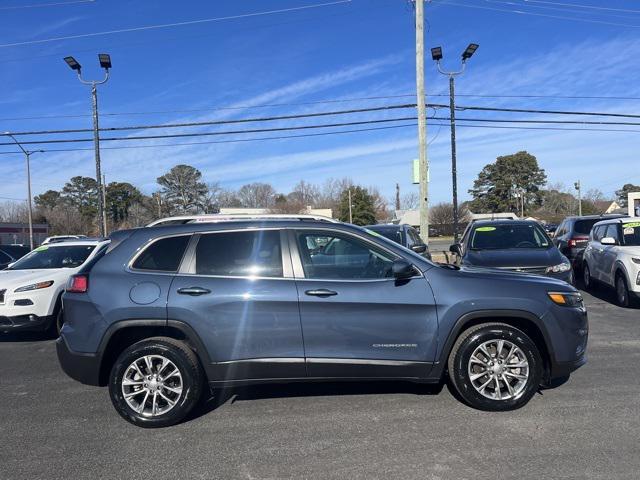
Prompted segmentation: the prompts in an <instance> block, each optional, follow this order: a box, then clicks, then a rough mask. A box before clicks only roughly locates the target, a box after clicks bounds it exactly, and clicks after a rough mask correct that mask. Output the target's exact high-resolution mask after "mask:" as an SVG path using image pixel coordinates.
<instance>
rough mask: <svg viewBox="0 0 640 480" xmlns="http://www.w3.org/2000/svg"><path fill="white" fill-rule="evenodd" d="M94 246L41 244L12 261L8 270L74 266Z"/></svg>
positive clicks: (89, 252) (83, 259)
mask: <svg viewBox="0 0 640 480" xmlns="http://www.w3.org/2000/svg"><path fill="white" fill-rule="evenodd" d="M94 248H96V247H95V245H73V246H71V245H67V246H62V245H61V246H55V247H54V246H49V245H43V246H41V247H38V248H36V249H35V250H33V251H32V252H31V253H28V254H27V255H25V256H24V257H22V258H21V259H20V260H18V261H17V262H16V263H14V264H13V265H12V266H11V268H10V270H40V269H51V268H76V267H79V266H80V265H82V264H83V263H84V262H85V260H86V259H87V257H89V255H90V254H91V252H93V249H94Z"/></svg>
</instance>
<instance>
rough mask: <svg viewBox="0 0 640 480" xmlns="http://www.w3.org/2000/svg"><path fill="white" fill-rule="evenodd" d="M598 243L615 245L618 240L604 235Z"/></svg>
mask: <svg viewBox="0 0 640 480" xmlns="http://www.w3.org/2000/svg"><path fill="white" fill-rule="evenodd" d="M600 243H601V244H602V245H617V244H618V242H616V239H615V238H613V237H604V238H603V239H602V240H600Z"/></svg>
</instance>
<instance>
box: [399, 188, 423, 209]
mask: <svg viewBox="0 0 640 480" xmlns="http://www.w3.org/2000/svg"><path fill="white" fill-rule="evenodd" d="M419 206H420V195H419V194H418V193H416V192H409V193H405V194H404V195H402V198H401V199H400V208H401V209H402V210H414V209H416V208H418V207H419Z"/></svg>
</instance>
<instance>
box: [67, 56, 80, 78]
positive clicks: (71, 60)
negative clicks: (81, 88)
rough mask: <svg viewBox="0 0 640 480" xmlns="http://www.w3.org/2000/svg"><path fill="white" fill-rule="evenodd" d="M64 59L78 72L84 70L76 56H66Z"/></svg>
mask: <svg viewBox="0 0 640 480" xmlns="http://www.w3.org/2000/svg"><path fill="white" fill-rule="evenodd" d="M64 61H65V62H67V65H69V68H70V69H71V70H75V71H77V72H78V74H79V73H80V70H82V66H81V65H80V64H79V63H78V61H77V60H76V59H75V58H73V57H64Z"/></svg>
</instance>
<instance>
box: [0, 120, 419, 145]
mask: <svg viewBox="0 0 640 480" xmlns="http://www.w3.org/2000/svg"><path fill="white" fill-rule="evenodd" d="M415 119H416V117H400V118H385V119H380V120H364V121H358V122H342V123H325V124H319V125H302V126H297V127H277V128H255V129H246V130H227V131H222V132H197V133H169V134H161V135H137V136H129V137H102V138H100V141H102V142H111V141H118V140H126V141H130V140H154V139H159V138H186V137H208V136H218V135H238V134H245V133H264V132H286V131H292V130H310V129H316V128H331V127H344V126H351V125H370V124H376V123H390V122H399V121H406V120H415ZM82 142H93V138H72V139H55V140H30V141H22V142H20V143H21V144H22V145H33V144H38V145H40V144H42V145H44V144H50V143H82ZM0 145H13V142H6V143H0Z"/></svg>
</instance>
